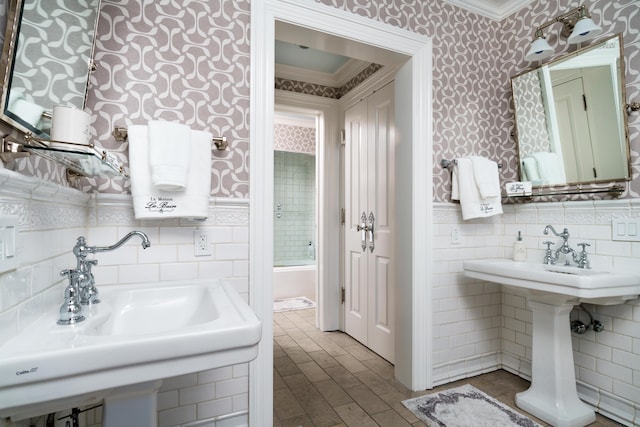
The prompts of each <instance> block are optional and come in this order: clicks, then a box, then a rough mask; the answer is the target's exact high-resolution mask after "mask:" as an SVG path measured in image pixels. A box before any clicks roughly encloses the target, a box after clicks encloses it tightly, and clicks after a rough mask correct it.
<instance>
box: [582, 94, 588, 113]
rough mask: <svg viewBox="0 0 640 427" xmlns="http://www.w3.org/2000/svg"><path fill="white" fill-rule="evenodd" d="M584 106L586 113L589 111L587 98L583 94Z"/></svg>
mask: <svg viewBox="0 0 640 427" xmlns="http://www.w3.org/2000/svg"><path fill="white" fill-rule="evenodd" d="M582 104H583V105H584V111H587V96H586V95H585V94H584V93H583V94H582Z"/></svg>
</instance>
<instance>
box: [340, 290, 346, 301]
mask: <svg viewBox="0 0 640 427" xmlns="http://www.w3.org/2000/svg"><path fill="white" fill-rule="evenodd" d="M345 298H346V297H345V290H344V286H343V287H342V288H340V303H341V304H344V300H345Z"/></svg>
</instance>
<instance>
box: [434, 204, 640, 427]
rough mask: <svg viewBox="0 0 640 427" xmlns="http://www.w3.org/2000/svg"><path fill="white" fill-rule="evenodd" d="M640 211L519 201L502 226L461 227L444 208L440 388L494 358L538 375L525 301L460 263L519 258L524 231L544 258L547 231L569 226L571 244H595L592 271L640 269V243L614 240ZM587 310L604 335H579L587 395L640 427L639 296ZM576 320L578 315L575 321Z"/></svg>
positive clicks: (437, 302)
mask: <svg viewBox="0 0 640 427" xmlns="http://www.w3.org/2000/svg"><path fill="white" fill-rule="evenodd" d="M638 207H639V205H638V203H637V201H636V200H633V199H632V200H618V201H615V202H611V201H593V202H591V201H590V202H566V203H546V204H542V203H541V204H531V205H515V206H514V205H512V206H505V208H506V210H505V215H503V217H502V222H501V223H496V222H494V221H492V220H490V219H486V220H474V221H465V222H464V223H463V222H462V221H461V217H460V212H459V208H458V206H457V205H453V204H440V203H439V204H436V205H435V207H434V209H435V212H436V215H435V216H434V217H435V221H434V222H435V223H434V226H435V227H434V229H435V230H437V234H438V236H436V239H435V242H438V243H437V246H438V247H437V248H436V249H435V251H436V254H438V258H439V261H440V262H438V264H439V265H442V266H441V267H440V268H439V270H438V271H437V273H436V278H437V279H436V281H435V282H434V283H435V286H434V305H433V306H434V307H437V308H438V309H437V310H438V311H437V312H434V327H435V331H436V333H435V337H436V338H435V340H434V348H435V350H436V354H435V358H434V378H435V383H436V384H445V383H448V382H450V381H453V380H456V379H459V378H465V377H468V376H472V375H476V374H478V373H482V372H486V371H487V369H488V367H489V366H491V362H489V363H486V362H487V361H493V362H494V363H495V365H494V366H497V367H499V368H502V369H505V370H507V371H510V372H513V373H516V374H518V375H520V376H522V377H524V378H527V379H528V378H530V377H531V330H532V325H531V321H532V315H531V311H530V310H529V309H528V308H527V305H526V297H525V296H524V294H522V293H520V292H519V291H517V290H515V289H512V288H507V287H500V285H495V284H491V283H488V282H478V281H476V280H474V279H469V278H466V277H465V276H464V274H463V270H462V260H464V259H478V258H488V257H503V258H511V256H512V251H513V239H514V238H515V236H516V235H517V231H522V235H523V239H524V241H525V245H526V246H527V255H528V260H529V261H532V262H536V261H539V262H542V259H543V257H544V245H543V243H542V242H543V241H545V240H548V239H549V236H545V235H544V234H542V231H543V229H544V227H545V225H547V224H552V225H554V226H557V227H556V228H558V227H567V228H568V229H569V232H570V233H571V237H570V239H569V242H570V244H571V245H572V246H575V244H576V243H578V242H583V241H584V242H587V243H590V244H591V247H589V248H588V249H589V250H590V254H591V255H590V258H591V263H592V264H591V265H592V268H594V269H601V270H616V269H620V268H633V269H635V270H637V269H638V266H637V262H638V261H637V260H638V249H639V248H640V246H638V245H640V243H638V242H617V241H612V239H611V219H612V218H637V217H640V209H638ZM454 228H455V229H457V230H458V231H459V235H460V243H459V244H452V243H451V240H450V239H451V237H450V236H451V234H450V230H452V229H454ZM493 236H499V237H498V238H497V239H496V238H495V237H493ZM495 298H497V299H498V301H497V302H495ZM479 299H480V300H484V301H488V302H489V303H486V305H483V306H482V310H479V309H476V310H474V307H475V304H476V303H477V301H478V300H479ZM492 303H493V304H492ZM496 306H497V307H496ZM588 309H590V311H592V312H593V313H594V315H595V316H596V317H597V319H598V320H600V321H602V322H603V324H604V327H605V330H604V331H603V332H600V333H595V332H593V331H592V330H591V331H589V332H587V333H586V334H584V335H576V334H573V335H572V344H573V350H574V361H575V369H576V379H577V383H578V391H579V393H580V396H581V398H583V399H584V400H585V401H586V402H588V403H589V404H591V405H592V406H594V407H595V408H596V409H597V410H598V412H600V413H601V414H603V415H605V416H607V417H609V418H612V419H614V420H616V421H618V422H621V423H623V424H625V425H629V426H631V425H637V423H638V422H640V382H639V381H638V378H640V356H639V354H640V332H639V331H640V300H638V299H635V300H631V301H628V302H627V303H625V304H621V305H614V306H593V305H589V306H588ZM496 310H497V313H496ZM578 315H579V313H578V312H577V310H574V312H573V313H572V318H574V316H578ZM494 321H495V322H498V324H497V325H494V324H493V322H494ZM567 327H569V325H567ZM495 328H497V331H496V330H495ZM495 341H497V343H496V342H495ZM634 423H635V424H634Z"/></svg>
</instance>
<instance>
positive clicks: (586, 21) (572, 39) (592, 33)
mask: <svg viewBox="0 0 640 427" xmlns="http://www.w3.org/2000/svg"><path fill="white" fill-rule="evenodd" d="M601 33H602V28H600V27H599V26H597V25H596V23H595V22H593V20H592V19H591V18H589V17H586V16H585V17H583V18H580V19H579V20H578V22H576V25H575V27H574V28H573V32H572V33H571V35H570V36H569V39H568V40H567V41H568V42H569V43H570V44H576V43H581V42H584V41H587V40H591V39H592V38H594V37H596V36H597V35H599V34H601Z"/></svg>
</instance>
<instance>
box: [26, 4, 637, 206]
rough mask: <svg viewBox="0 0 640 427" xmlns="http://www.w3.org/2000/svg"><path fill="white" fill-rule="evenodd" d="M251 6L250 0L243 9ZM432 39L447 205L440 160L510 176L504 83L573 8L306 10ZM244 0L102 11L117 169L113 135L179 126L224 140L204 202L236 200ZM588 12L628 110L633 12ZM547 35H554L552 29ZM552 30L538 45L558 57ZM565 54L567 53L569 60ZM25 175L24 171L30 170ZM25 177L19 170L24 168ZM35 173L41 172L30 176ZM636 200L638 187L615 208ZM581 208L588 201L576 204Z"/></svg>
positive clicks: (100, 100)
mask: <svg viewBox="0 0 640 427" xmlns="http://www.w3.org/2000/svg"><path fill="white" fill-rule="evenodd" d="M254 1H255V0H254ZM317 1H318V2H320V3H323V4H327V5H330V6H333V7H336V8H339V9H344V10H348V11H351V12H353V13H356V14H358V15H361V16H365V17H369V18H371V19H375V20H379V21H382V22H385V23H388V24H390V25H395V26H398V27H401V28H405V29H408V30H412V31H415V32H417V33H420V34H426V35H428V36H430V37H432V38H433V65H434V69H433V79H434V81H433V99H434V103H433V120H434V135H433V141H434V151H435V155H434V165H433V170H434V181H433V186H434V199H435V201H448V200H449V194H450V189H451V184H450V172H449V171H447V170H443V169H442V168H440V166H439V162H440V159H442V158H447V159H450V158H454V157H458V156H465V155H471V154H475V155H482V156H486V157H489V158H491V159H494V160H496V161H498V162H499V163H502V165H503V168H502V172H501V178H502V179H503V180H504V181H510V180H514V179H516V177H517V170H518V169H517V163H516V154H515V153H516V150H515V142H514V140H513V138H511V136H510V133H511V131H512V129H513V127H514V124H513V120H514V118H513V116H514V115H513V110H512V107H511V88H510V76H512V75H515V74H519V73H520V72H522V71H524V70H526V69H528V68H530V67H531V65H532V64H529V63H527V62H525V61H524V53H525V49H526V48H527V46H528V44H529V42H530V40H531V38H532V37H533V33H534V30H535V25H536V24H539V23H542V22H545V21H547V20H548V19H550V18H552V17H554V16H556V15H558V14H561V13H563V12H565V11H567V10H569V9H570V8H571V7H575V6H578V5H579V4H580V3H579V2H578V1H574V0H559V1H553V2H548V1H544V0H537V1H534V2H533V3H532V4H531V5H530V6H529V7H528V8H526V9H524V10H521V11H520V12H518V13H516V14H514V15H513V16H512V17H511V18H509V19H506V20H504V21H502V22H495V21H492V20H489V19H488V18H484V17H481V16H477V15H475V14H473V13H471V12H467V11H465V10H462V9H459V8H457V7H455V6H453V5H450V4H447V3H444V2H442V1H441V0H430V1H423V0H376V1H368V2H362V1H359V0H317ZM249 9H250V0H234V1H230V0H222V1H220V2H209V1H206V0H193V1H187V0H167V1H165V2H140V1H137V0H103V7H102V10H101V13H100V21H99V23H98V42H97V46H96V62H97V64H98V71H96V72H95V73H94V74H93V76H92V78H91V88H90V90H89V96H88V105H87V108H88V110H90V111H91V112H92V113H93V118H92V120H93V122H92V132H93V136H94V137H95V141H96V143H97V144H98V145H101V146H103V147H105V148H107V149H110V150H113V151H115V152H116V154H117V155H118V157H119V158H120V159H121V160H123V161H125V162H126V160H127V144H119V143H116V142H115V141H114V140H113V138H112V137H111V135H110V133H111V130H112V128H113V126H114V125H125V126H127V125H131V124H140V123H145V122H146V121H147V120H149V119H152V118H160V119H165V120H180V121H184V122H185V123H187V124H189V125H191V126H192V127H194V128H199V129H205V130H209V131H211V132H212V133H214V134H221V135H225V136H227V138H228V140H229V142H230V149H229V151H227V152H222V153H220V152H214V153H213V159H212V169H213V172H212V195H213V196H230V197H246V196H247V195H248V192H249V188H248V160H247V156H248V149H249V147H248V143H249V122H248V120H249V119H248V111H249V54H250V49H249V28H248V27H249V20H250V16H249ZM589 9H590V11H591V13H592V15H593V17H594V20H595V21H596V22H598V23H599V24H600V25H601V26H602V27H603V29H604V34H603V36H606V35H608V34H613V33H616V32H622V33H623V37H624V43H625V66H626V78H627V87H626V89H627V100H636V101H637V100H639V99H640V73H638V72H637V70H638V69H640V54H639V52H640V47H639V46H640V33H639V32H638V31H636V30H634V29H637V28H640V14H638V13H637V1H625V2H611V1H609V0H595V1H592V2H590V3H589ZM556 27H557V28H556ZM559 29H560V25H559V24H556V25H554V26H552V27H551V28H550V29H549V31H548V32H547V40H548V41H549V43H550V44H551V45H552V46H558V49H557V52H558V53H557V54H558V55H562V54H564V53H566V52H567V51H568V49H567V48H566V40H565V39H562V38H559V36H558V35H559ZM572 49H573V48H570V50H572ZM629 131H630V140H631V148H632V163H633V176H634V177H635V178H637V176H638V174H639V172H640V158H639V153H638V151H639V149H640V115H638V114H637V113H636V114H633V115H631V116H630V117H629ZM29 168H31V169H32V170H33V165H30V166H29ZM25 169H26V166H25ZM36 173H37V174H46V173H47V170H46V168H44V169H43V170H41V171H36ZM76 185H77V186H79V187H80V188H81V189H83V190H85V191H100V192H116V193H117V192H128V186H129V184H128V183H127V182H126V181H123V180H119V179H115V180H106V179H82V180H79V182H78V184H76ZM639 196H640V180H638V179H635V180H634V181H632V182H631V184H630V185H629V191H628V192H627V193H626V194H625V197H639ZM584 197H588V196H584Z"/></svg>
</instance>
